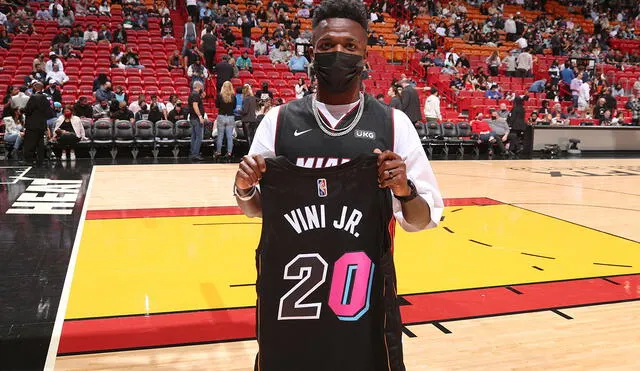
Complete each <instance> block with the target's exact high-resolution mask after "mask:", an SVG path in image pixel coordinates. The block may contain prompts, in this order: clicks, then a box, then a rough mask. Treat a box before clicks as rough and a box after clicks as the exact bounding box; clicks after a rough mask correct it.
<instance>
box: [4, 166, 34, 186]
mask: <svg viewBox="0 0 640 371" xmlns="http://www.w3.org/2000/svg"><path fill="white" fill-rule="evenodd" d="M16 168H17V169H24V168H25V166H0V169H16ZM29 170H31V166H27V167H26V170H24V171H23V172H22V173H20V175H17V176H10V177H9V178H14V179H13V181H12V182H10V183H7V182H0V184H16V183H18V182H19V181H20V180H30V179H27V178H23V176H24V175H25V174H26V173H28V172H29Z"/></svg>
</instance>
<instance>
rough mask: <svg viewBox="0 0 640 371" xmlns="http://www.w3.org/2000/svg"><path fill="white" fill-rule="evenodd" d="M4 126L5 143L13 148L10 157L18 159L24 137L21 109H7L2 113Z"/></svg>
mask: <svg viewBox="0 0 640 371" xmlns="http://www.w3.org/2000/svg"><path fill="white" fill-rule="evenodd" d="M2 115H3V117H2V125H4V143H5V145H6V146H7V147H8V148H11V151H10V153H9V157H11V158H17V157H18V153H19V152H18V151H19V150H20V146H21V145H22V139H23V137H24V122H23V118H22V112H21V111H20V110H19V109H16V110H14V109H6V108H5V110H3V112H2Z"/></svg>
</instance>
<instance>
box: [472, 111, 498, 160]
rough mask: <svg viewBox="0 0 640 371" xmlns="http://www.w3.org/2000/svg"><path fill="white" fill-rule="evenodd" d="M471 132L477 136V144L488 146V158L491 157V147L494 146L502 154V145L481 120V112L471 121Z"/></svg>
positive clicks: (487, 125)
mask: <svg viewBox="0 0 640 371" xmlns="http://www.w3.org/2000/svg"><path fill="white" fill-rule="evenodd" d="M471 131H472V132H473V133H474V134H475V135H477V138H478V143H487V145H488V146H489V156H492V155H493V148H492V147H493V145H494V144H495V145H496V146H497V147H498V149H499V150H500V153H504V152H505V150H504V145H503V144H502V140H499V139H500V137H498V135H497V134H496V133H494V132H493V131H492V130H491V127H490V126H489V124H488V123H487V122H486V121H485V120H484V119H483V114H482V112H478V114H476V118H475V120H472V121H471Z"/></svg>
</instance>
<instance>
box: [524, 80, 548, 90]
mask: <svg viewBox="0 0 640 371" xmlns="http://www.w3.org/2000/svg"><path fill="white" fill-rule="evenodd" d="M546 84H547V80H546V79H540V80H537V81H534V82H533V84H531V86H530V87H529V90H528V91H529V93H544V91H545V86H546Z"/></svg>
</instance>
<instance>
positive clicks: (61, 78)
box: [47, 64, 69, 85]
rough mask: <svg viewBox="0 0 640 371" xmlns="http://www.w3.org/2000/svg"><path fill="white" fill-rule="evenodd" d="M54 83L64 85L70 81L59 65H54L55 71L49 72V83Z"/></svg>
mask: <svg viewBox="0 0 640 371" xmlns="http://www.w3.org/2000/svg"><path fill="white" fill-rule="evenodd" d="M53 81H55V82H57V83H58V84H60V85H64V84H65V83H66V82H67V81H69V76H67V74H66V73H64V71H62V70H61V69H60V67H59V66H58V65H57V64H54V65H53V70H51V71H49V72H47V82H48V83H49V84H50V83H51V82H53Z"/></svg>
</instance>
